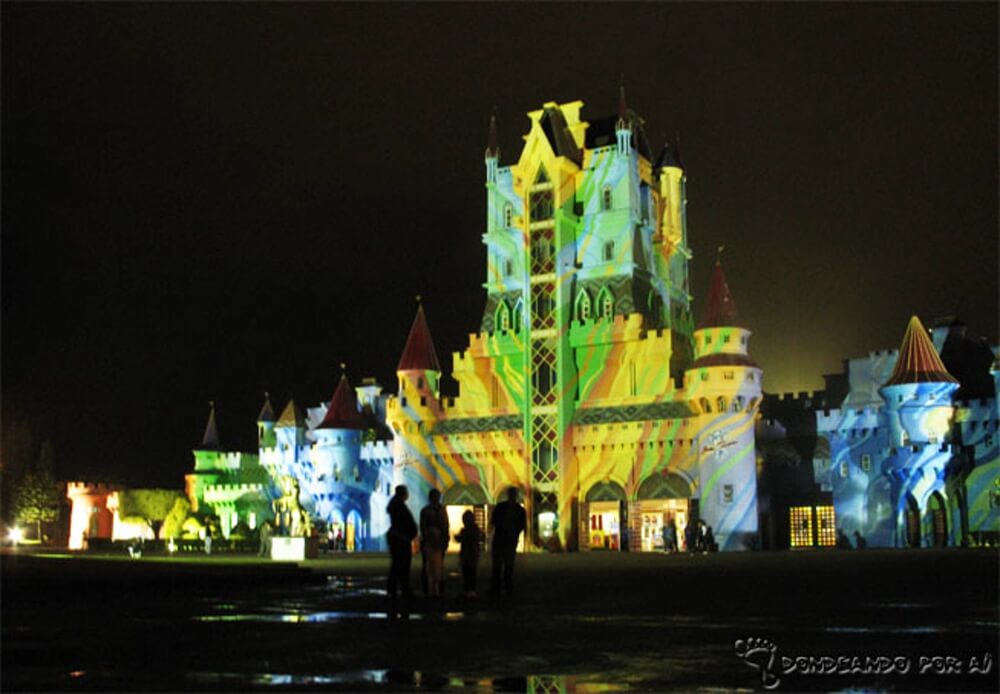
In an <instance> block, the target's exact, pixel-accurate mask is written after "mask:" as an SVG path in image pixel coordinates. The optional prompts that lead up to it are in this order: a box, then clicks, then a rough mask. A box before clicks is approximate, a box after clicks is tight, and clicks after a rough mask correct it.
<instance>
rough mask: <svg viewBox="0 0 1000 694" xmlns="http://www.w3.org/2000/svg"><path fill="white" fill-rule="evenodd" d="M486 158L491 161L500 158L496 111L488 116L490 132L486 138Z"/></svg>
mask: <svg viewBox="0 0 1000 694" xmlns="http://www.w3.org/2000/svg"><path fill="white" fill-rule="evenodd" d="M486 156H487V157H490V158H492V159H499V158H500V145H498V144H497V110H496V109H495V108H494V109H493V113H491V114H490V131H489V134H488V135H487V138H486Z"/></svg>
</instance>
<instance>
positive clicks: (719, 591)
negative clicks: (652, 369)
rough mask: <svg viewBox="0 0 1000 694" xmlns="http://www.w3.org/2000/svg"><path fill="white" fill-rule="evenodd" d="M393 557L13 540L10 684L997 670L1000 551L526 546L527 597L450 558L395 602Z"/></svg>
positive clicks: (487, 681)
mask: <svg viewBox="0 0 1000 694" xmlns="http://www.w3.org/2000/svg"><path fill="white" fill-rule="evenodd" d="M386 566H387V558H386V557H385V556H380V555H369V556H357V555H340V556H336V557H334V558H330V559H322V560H318V561H310V562H305V563H303V564H302V565H301V566H295V565H293V564H273V563H270V562H264V561H263V560H256V559H249V558H248V559H231V558H225V557H213V558H211V559H205V558H200V559H155V558H144V559H141V560H136V561H129V560H123V559H120V558H118V559H95V558H86V559H84V558H72V559H60V558H57V557H42V556H24V555H21V556H15V555H11V554H7V555H5V556H4V557H3V580H4V582H3V586H2V589H3V592H2V597H3V615H2V616H3V634H2V635H3V643H2V646H3V650H2V655H3V671H2V688H3V690H4V691H21V690H45V691H48V690H55V689H59V690H68V689H72V690H91V691H105V690H161V691H200V690H248V689H254V690H261V689H264V690H271V689H301V690H317V689H322V690H348V691H369V690H373V691H374V690H380V691H426V690H431V691H439V690H442V691H459V690H478V691H520V692H525V691H529V692H562V691H566V692H569V691H576V692H587V691H628V690H638V691H664V690H677V691H689V690H708V689H718V688H726V689H735V688H739V689H761V688H762V686H763V684H765V683H766V684H768V685H771V686H775V687H776V688H777V689H779V690H789V691H799V690H845V689H858V688H864V689H877V690H898V691H913V690H923V691H958V690H964V691H996V690H997V688H998V682H1000V679H998V667H997V662H996V661H997V656H998V626H1000V624H998V602H997V601H998V596H997V586H998V577H1000V572H998V566H1000V565H998V555H997V553H996V552H995V551H990V550H977V551H960V550H921V551H881V550H870V551H864V552H799V553H790V552H785V553H758V554H742V555H732V554H730V555H708V556H697V557H689V556H680V555H675V556H663V555H636V554H633V555H630V554H613V555H612V554H605V553H591V554H572V555H530V556H522V557H519V558H518V566H517V575H516V594H515V596H514V597H513V599H511V600H504V601H500V602H497V601H493V600H490V599H489V598H487V597H478V598H471V599H469V598H463V597H461V596H459V595H457V592H458V589H459V582H460V579H459V577H458V567H457V563H456V562H455V559H454V558H453V557H449V560H448V562H447V564H446V567H447V569H448V571H449V574H450V575H449V593H448V595H446V596H445V597H444V598H441V599H429V598H416V599H414V600H413V601H410V602H406V601H402V600H400V601H398V602H392V601H390V600H389V599H388V598H386V597H385V595H384V578H383V575H382V574H383V572H384V571H385V569H386ZM418 568H419V561H415V562H414V586H417V585H418V584H419V578H418V573H417V571H418ZM480 570H481V571H482V572H485V571H487V570H488V562H487V561H484V562H483V564H482V566H481V569H480ZM485 584H486V580H485V577H483V576H481V577H480V585H481V588H485V587H486V585H485ZM936 658H940V660H936ZM949 658H950V659H951V660H949ZM987 668H988V670H987ZM975 670H987V671H986V672H976V671H975Z"/></svg>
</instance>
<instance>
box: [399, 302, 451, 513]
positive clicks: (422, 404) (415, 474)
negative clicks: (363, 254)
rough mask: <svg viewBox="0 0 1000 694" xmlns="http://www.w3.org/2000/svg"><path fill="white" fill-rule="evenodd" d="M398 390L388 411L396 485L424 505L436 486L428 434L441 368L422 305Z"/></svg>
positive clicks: (406, 349) (433, 419) (404, 357)
mask: <svg viewBox="0 0 1000 694" xmlns="http://www.w3.org/2000/svg"><path fill="white" fill-rule="evenodd" d="M396 374H397V376H398V378H399V391H398V394H397V397H396V398H394V399H393V400H392V401H391V402H390V403H389V406H388V408H387V419H388V420H389V423H390V425H391V426H392V428H393V429H394V430H395V431H396V432H397V433H398V434H401V436H397V438H396V439H395V444H394V454H393V455H394V459H395V464H396V469H395V471H394V473H393V476H394V478H395V480H396V483H397V484H407V485H411V488H410V492H411V494H412V495H413V497H414V500H415V501H417V502H418V503H422V501H421V499H422V495H423V494H424V493H425V492H426V491H427V490H428V489H429V485H430V486H433V485H435V484H436V482H437V480H436V479H435V472H434V469H433V467H432V465H431V463H430V459H429V448H428V444H427V438H426V434H427V433H428V432H429V431H430V430H431V429H432V428H433V425H434V422H436V421H437V419H438V417H439V416H440V403H439V397H440V391H439V386H440V379H441V366H440V364H439V363H438V358H437V353H436V352H435V351H434V341H433V340H432V339H431V332H430V329H429V328H428V327H427V318H426V316H425V315H424V307H423V305H418V306H417V315H416V317H415V318H414V319H413V325H412V326H411V328H410V334H409V336H408V337H407V338H406V346H405V347H404V348H403V355H402V357H400V359H399V365H398V366H397V368H396Z"/></svg>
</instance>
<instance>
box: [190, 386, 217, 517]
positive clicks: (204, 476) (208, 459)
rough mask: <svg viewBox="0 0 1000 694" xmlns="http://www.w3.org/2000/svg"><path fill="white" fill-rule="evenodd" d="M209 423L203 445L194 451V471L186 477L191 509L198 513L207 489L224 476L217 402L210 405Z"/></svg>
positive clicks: (206, 426)
mask: <svg viewBox="0 0 1000 694" xmlns="http://www.w3.org/2000/svg"><path fill="white" fill-rule="evenodd" d="M208 406H209V412H208V423H207V424H206V425H205V433H204V434H203V435H202V437H201V443H200V444H199V445H198V447H197V448H195V449H194V451H192V452H193V454H194V471H193V472H191V473H188V474H187V475H185V476H184V482H185V489H186V493H187V496H188V499H189V500H190V502H191V508H192V510H194V511H197V510H198V509H199V507H200V506H202V505H203V504H204V500H205V489H206V488H207V487H209V486H211V485H213V484H217V483H218V481H219V480H220V479H221V477H222V475H223V474H224V470H223V469H222V467H223V466H222V465H221V462H220V455H221V450H222V445H221V444H220V442H219V429H218V426H217V424H216V422H215V401H211V402H209V403H208Z"/></svg>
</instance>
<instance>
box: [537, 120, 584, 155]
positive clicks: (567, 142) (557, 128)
mask: <svg viewBox="0 0 1000 694" xmlns="http://www.w3.org/2000/svg"><path fill="white" fill-rule="evenodd" d="M538 124H539V125H540V126H541V128H542V132H543V133H545V138H546V139H547V140H548V141H549V146H550V147H552V151H553V152H555V153H556V156H560V157H566V158H567V159H569V160H570V161H573V162H575V163H576V165H577V166H580V165H581V164H582V163H583V156H582V153H581V151H580V148H579V147H577V145H576V140H574V139H573V134H572V133H570V131H569V126H568V125H567V124H566V117H565V116H564V115H563V112H562V110H561V109H560V108H559V107H558V106H546V107H545V113H543V114H542V118H541V120H539V122H538Z"/></svg>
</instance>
